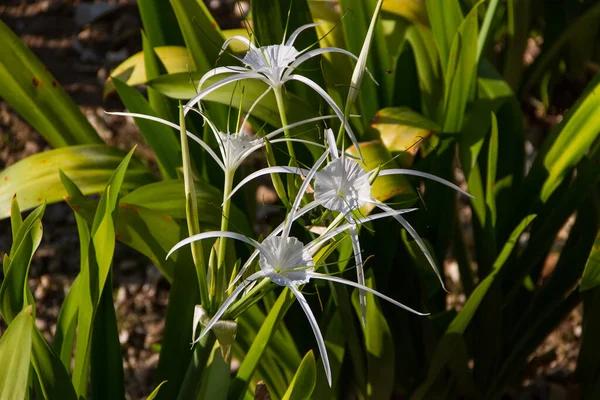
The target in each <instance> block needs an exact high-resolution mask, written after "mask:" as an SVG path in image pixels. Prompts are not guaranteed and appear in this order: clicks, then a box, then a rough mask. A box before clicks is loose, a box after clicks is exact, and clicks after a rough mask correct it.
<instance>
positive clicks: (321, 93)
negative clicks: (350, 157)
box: [289, 75, 364, 161]
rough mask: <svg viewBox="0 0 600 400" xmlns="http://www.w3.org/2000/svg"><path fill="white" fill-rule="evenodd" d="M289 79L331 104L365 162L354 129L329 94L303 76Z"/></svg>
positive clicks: (291, 76)
mask: <svg viewBox="0 0 600 400" xmlns="http://www.w3.org/2000/svg"><path fill="white" fill-rule="evenodd" d="M289 79H291V80H295V81H299V82H302V83H304V84H305V85H306V86H308V87H310V88H311V89H313V90H314V91H315V92H317V93H318V94H319V96H321V97H322V98H323V99H324V100H325V101H326V102H327V104H329V106H330V107H331V108H332V109H333V111H334V112H335V114H336V115H337V117H338V118H339V120H340V122H341V123H342V124H344V127H345V128H346V133H348V136H349V137H350V140H351V141H352V144H353V145H354V147H355V148H356V152H357V153H358V155H359V157H360V159H361V161H364V159H363V157H362V152H361V151H360V147H359V145H358V140H356V136H354V133H353V132H352V128H351V127H350V124H349V123H348V121H346V120H345V119H344V113H343V112H342V110H341V109H340V108H339V107H338V105H337V104H335V101H334V100H333V99H332V98H331V96H329V94H328V93H327V92H326V91H325V90H323V89H322V88H321V87H320V86H319V85H317V84H316V83H315V82H313V81H312V80H310V79H308V78H306V77H304V76H302V75H290V76H289Z"/></svg>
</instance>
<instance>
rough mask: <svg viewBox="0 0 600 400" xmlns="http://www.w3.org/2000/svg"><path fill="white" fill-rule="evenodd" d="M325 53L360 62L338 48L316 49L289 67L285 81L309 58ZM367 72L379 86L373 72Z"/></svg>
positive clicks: (352, 55)
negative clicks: (343, 55) (339, 54)
mask: <svg viewBox="0 0 600 400" xmlns="http://www.w3.org/2000/svg"><path fill="white" fill-rule="evenodd" d="M325 53H342V54H345V55H347V56H348V57H350V58H353V59H354V60H356V61H358V57H356V56H355V55H354V54H352V53H350V52H349V51H348V50H344V49H340V48H338V47H323V48H320V49H314V50H311V51H308V52H306V53H304V54H302V55H301V56H300V57H298V58H297V59H296V60H295V61H294V62H293V63H291V64H290V66H289V67H288V69H287V70H286V71H285V74H284V75H283V79H284V80H285V79H286V78H287V77H288V76H289V75H290V74H291V73H292V72H294V69H295V68H296V67H297V66H299V65H300V64H302V63H303V62H305V61H306V60H308V59H309V58H312V57H316V56H318V55H320V54H325ZM365 71H366V72H367V74H369V76H370V77H371V79H372V80H373V82H375V84H377V85H378V83H377V81H376V80H375V78H374V77H373V75H372V74H371V71H369V70H368V69H365Z"/></svg>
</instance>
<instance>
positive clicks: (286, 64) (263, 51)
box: [185, 24, 372, 154]
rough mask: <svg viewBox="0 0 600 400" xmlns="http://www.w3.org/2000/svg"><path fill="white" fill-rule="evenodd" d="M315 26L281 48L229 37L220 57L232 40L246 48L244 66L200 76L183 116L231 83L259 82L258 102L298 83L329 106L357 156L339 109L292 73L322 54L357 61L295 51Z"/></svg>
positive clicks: (317, 51) (337, 50)
mask: <svg viewBox="0 0 600 400" xmlns="http://www.w3.org/2000/svg"><path fill="white" fill-rule="evenodd" d="M317 25H319V24H306V25H303V26H301V27H300V28H298V29H296V30H295V31H294V32H293V33H292V34H291V35H290V37H289V38H288V40H287V41H285V38H284V41H283V42H282V44H277V45H271V46H263V47H256V46H255V45H254V44H253V43H252V42H251V41H250V40H248V39H247V38H245V37H243V36H233V37H231V38H229V39H227V40H226V41H225V43H224V44H223V47H222V49H221V53H222V52H223V51H225V49H226V48H227V46H229V43H231V41H233V40H239V41H241V42H242V43H244V44H245V45H246V46H248V52H247V53H246V55H245V56H244V57H243V58H242V59H241V60H240V61H241V62H242V63H243V64H244V67H239V66H228V67H217V68H214V69H212V70H210V71H208V72H207V73H206V74H204V76H202V78H201V79H200V82H199V83H198V94H197V95H196V96H195V97H194V98H192V99H191V100H190V101H189V102H188V103H187V104H186V105H185V113H186V114H187V112H189V111H190V110H191V109H193V107H194V106H195V105H196V104H198V103H199V102H200V101H201V100H202V99H203V98H204V97H206V96H207V95H208V94H209V93H211V92H213V91H215V90H217V89H219V88H221V87H223V86H225V85H228V84H230V83H232V82H237V81H240V80H243V79H258V80H260V81H263V82H265V83H266V84H267V85H268V88H267V90H266V91H265V92H264V93H263V94H262V95H261V96H260V97H259V99H262V98H263V97H264V96H266V95H267V93H269V92H270V91H271V90H275V91H277V92H279V91H280V90H281V87H282V86H283V85H284V83H286V82H288V81H298V82H302V83H304V84H305V85H307V86H308V87H310V88H311V89H313V90H314V91H315V92H317V94H318V95H319V96H321V97H322V98H323V99H324V100H325V101H326V102H327V104H329V106H330V107H331V108H332V109H333V111H334V112H335V114H336V116H337V117H338V118H339V120H340V122H341V123H342V124H343V125H344V127H345V130H346V132H347V133H348V136H349V137H350V140H351V141H352V143H353V144H354V146H355V147H356V149H357V151H358V153H359V154H360V149H359V148H358V142H357V140H356V137H355V136H354V133H353V132H352V128H351V127H350V124H348V121H347V120H346V119H345V118H344V113H343V112H342V110H341V109H340V107H339V106H338V105H337V104H336V103H335V101H334V100H333V99H332V98H331V96H329V94H328V93H327V92H326V91H325V90H324V89H323V88H321V87H320V86H319V85H318V84H317V83H316V82H314V81H313V80H311V79H309V78H307V77H305V76H303V75H298V74H295V73H294V72H295V70H296V68H297V67H298V66H299V65H300V64H302V63H303V62H305V61H306V60H308V59H310V58H313V57H316V56H318V55H320V54H324V53H342V54H346V55H348V56H349V57H352V58H353V59H355V60H357V57H356V56H355V55H354V54H352V53H350V52H349V51H347V50H344V49H340V48H337V47H325V48H319V49H314V50H310V51H308V49H304V50H302V51H298V50H297V49H296V48H295V47H294V42H295V41H296V38H297V37H298V35H299V34H300V33H301V32H302V31H304V30H306V29H309V28H312V27H315V26H317ZM236 58H237V57H236ZM367 72H368V71H367ZM221 74H228V75H229V76H227V77H225V78H224V79H222V80H220V81H218V82H216V83H213V84H212V85H210V86H208V87H206V88H204V89H203V88H202V87H203V86H204V83H205V82H206V81H207V80H208V79H209V78H212V77H213V76H216V75H221ZM231 74H233V75H231ZM369 75H370V73H369ZM371 78H372V76H371Z"/></svg>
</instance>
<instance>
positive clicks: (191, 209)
mask: <svg viewBox="0 0 600 400" xmlns="http://www.w3.org/2000/svg"><path fill="white" fill-rule="evenodd" d="M179 124H180V139H181V155H182V165H183V180H184V188H185V208H186V209H185V211H186V220H187V226H188V233H189V234H190V236H193V235H195V234H198V233H200V223H199V222H198V203H197V201H196V189H195V186H194V178H193V173H192V162H191V159H190V151H189V147H188V141H187V133H186V129H185V115H184V113H183V107H182V106H181V105H179ZM191 250H192V259H193V260H194V266H195V267H196V275H197V277H198V287H199V290H200V303H201V304H202V305H203V306H204V307H209V305H210V295H209V293H208V283H207V281H206V263H205V260H204V252H203V250H202V244H201V243H200V242H194V243H192V245H191Z"/></svg>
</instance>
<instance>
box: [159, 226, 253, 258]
mask: <svg viewBox="0 0 600 400" xmlns="http://www.w3.org/2000/svg"><path fill="white" fill-rule="evenodd" d="M220 237H226V238H230V239H236V240H239V241H241V242H244V243H248V244H249V245H250V246H253V247H256V248H257V249H260V243H258V242H257V241H256V240H253V239H250V238H248V237H246V236H244V235H242V234H239V233H235V232H228V231H211V232H203V233H198V234H196V235H193V236H190V237H188V238H185V239H183V240H182V241H180V242H178V243H177V244H176V245H175V246H173V248H172V249H171V250H169V254H167V257H166V258H169V256H171V254H173V252H175V251H177V250H179V249H180V248H182V247H183V246H185V245H188V244H190V243H192V242H196V241H198V240H203V239H210V238H220Z"/></svg>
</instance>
